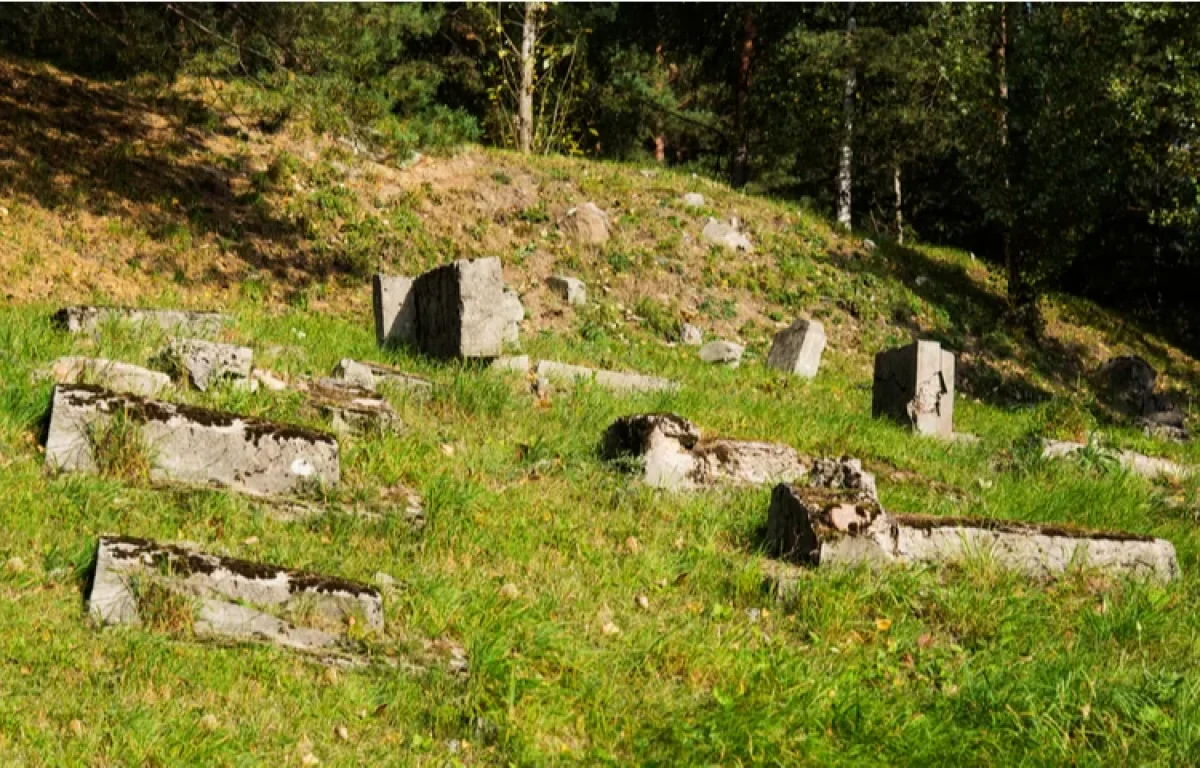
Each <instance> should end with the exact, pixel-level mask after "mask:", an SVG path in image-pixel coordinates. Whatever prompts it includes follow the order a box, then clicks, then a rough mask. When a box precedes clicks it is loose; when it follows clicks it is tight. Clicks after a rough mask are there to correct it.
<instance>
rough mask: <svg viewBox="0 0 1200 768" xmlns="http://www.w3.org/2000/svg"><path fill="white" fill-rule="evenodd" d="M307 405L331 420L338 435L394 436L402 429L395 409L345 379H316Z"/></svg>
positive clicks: (310, 390) (332, 427)
mask: <svg viewBox="0 0 1200 768" xmlns="http://www.w3.org/2000/svg"><path fill="white" fill-rule="evenodd" d="M308 403H309V405H311V406H313V407H314V408H316V409H317V410H319V411H320V412H321V413H323V414H325V416H326V417H327V418H328V419H329V423H330V428H331V429H332V430H333V431H334V432H335V433H336V434H339V435H346V434H352V433H361V432H371V431H377V432H395V431H399V430H400V429H402V428H403V424H402V423H401V421H400V416H399V415H398V414H397V413H396V409H395V408H393V407H392V404H391V403H389V402H388V401H387V400H385V399H384V398H382V397H379V396H378V395H376V394H375V392H374V391H373V390H369V389H364V388H362V387H360V386H357V385H356V384H352V383H350V382H348V381H345V380H344V379H325V378H322V379H317V380H316V381H314V382H312V383H311V384H310V385H309V387H308Z"/></svg>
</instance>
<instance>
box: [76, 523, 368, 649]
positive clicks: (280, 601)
mask: <svg viewBox="0 0 1200 768" xmlns="http://www.w3.org/2000/svg"><path fill="white" fill-rule="evenodd" d="M167 596H171V597H173V598H174V601H173V602H175V603H176V609H177V610H176V612H177V613H178V612H182V613H183V615H182V616H175V617H174V618H175V619H176V620H178V621H181V622H184V623H185V624H186V626H182V627H179V629H183V630H191V631H194V632H195V633H196V634H197V635H200V636H212V637H218V638H225V639H230V640H235V641H253V642H268V643H274V644H275V645H280V646H283V647H285V648H291V649H295V650H300V651H310V652H329V651H339V650H343V651H344V650H353V649H354V643H353V642H352V641H351V640H350V637H349V631H350V629H351V628H352V627H353V628H355V629H356V630H357V631H360V632H362V631H365V632H368V633H379V632H382V631H383V598H382V596H381V595H380V593H379V591H378V590H377V589H375V588H373V587H369V586H367V585H365V584H360V583H358V582H353V581H347V580H345V579H338V578H334V577H329V576H320V575H317V574H312V573H306V572H304V571H297V570H291V569H288V568H283V567H281V566H275V565H264V564H261V563H254V562H250V561H247V560H237V559H234V558H229V557H218V556H216V555H209V554H204V553H202V552H197V551H195V550H192V549H187V548H184V547H178V546H171V545H164V544H158V543H155V542H153V541H149V540H146V539H137V538H132V537H125V536H102V537H101V538H100V542H99V545H98V546H97V551H96V569H95V576H94V578H93V581H92V589H91V593H90V595H89V597H88V611H89V613H90V614H91V615H92V616H93V617H94V618H95V619H96V620H97V621H99V622H101V623H103V624H131V625H143V624H147V623H153V621H154V618H155V617H154V612H155V611H156V610H161V609H162V608H161V603H162V602H164V601H165V599H166V597H167ZM180 609H182V610H180Z"/></svg>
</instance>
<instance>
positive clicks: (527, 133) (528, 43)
mask: <svg viewBox="0 0 1200 768" xmlns="http://www.w3.org/2000/svg"><path fill="white" fill-rule="evenodd" d="M541 11H542V3H538V2H529V3H525V23H524V24H522V26H521V90H520V93H519V94H517V147H518V148H519V149H520V150H521V151H522V152H525V153H528V152H529V151H530V150H531V149H532V148H533V71H534V65H535V64H536V62H537V38H538V16H539V15H540V13H541Z"/></svg>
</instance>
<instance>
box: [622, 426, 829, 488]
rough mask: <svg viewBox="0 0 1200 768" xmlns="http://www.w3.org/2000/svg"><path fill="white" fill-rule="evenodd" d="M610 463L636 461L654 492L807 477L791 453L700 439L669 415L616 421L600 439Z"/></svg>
mask: <svg viewBox="0 0 1200 768" xmlns="http://www.w3.org/2000/svg"><path fill="white" fill-rule="evenodd" d="M603 454H604V456H605V458H607V459H608V460H610V461H620V460H630V459H633V460H636V461H637V462H638V463H639V465H640V468H641V471H642V478H643V481H644V482H645V483H646V484H647V485H650V486H654V487H656V488H665V489H667V490H673V491H685V490H693V489H696V488H704V487H708V486H715V485H721V484H730V485H762V484H764V483H769V482H779V481H781V480H795V479H798V478H800V477H802V476H804V475H805V474H807V473H808V472H809V467H808V464H807V463H806V462H805V460H804V459H803V458H801V457H800V456H799V455H798V454H797V453H796V451H795V449H794V448H792V447H791V446H787V445H780V444H778V443H763V442H757V441H753V440H726V439H714V440H704V439H702V436H701V434H700V430H699V429H698V428H697V427H696V426H695V425H694V424H692V423H691V422H690V421H688V420H687V419H685V418H683V417H682V416H677V415H675V414H673V413H647V414H634V415H631V416H625V417H622V418H620V419H617V420H616V421H615V422H613V423H612V425H610V426H609V428H608V430H607V431H606V432H605V434H604V441H603Z"/></svg>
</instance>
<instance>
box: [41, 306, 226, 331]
mask: <svg viewBox="0 0 1200 768" xmlns="http://www.w3.org/2000/svg"><path fill="white" fill-rule="evenodd" d="M53 319H54V322H55V324H56V325H58V326H59V327H61V328H64V329H66V330H67V331H69V332H71V333H83V332H88V333H91V332H94V331H95V330H96V329H97V328H99V327H100V326H102V325H105V324H106V323H110V322H114V321H120V322H126V323H129V324H130V325H134V326H140V325H149V326H155V327H158V328H161V329H162V330H164V331H169V332H172V333H185V334H189V335H193V336H215V335H216V334H218V333H220V332H221V329H222V328H223V327H224V326H225V324H226V323H227V321H228V318H227V317H226V316H225V315H222V314H220V313H218V312H193V311H190V310H183V309H139V308H136V307H95V306H87V305H76V306H71V307H64V308H63V309H60V310H59V311H58V312H57V313H55V315H54V318H53Z"/></svg>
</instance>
